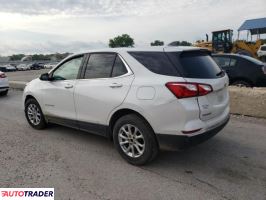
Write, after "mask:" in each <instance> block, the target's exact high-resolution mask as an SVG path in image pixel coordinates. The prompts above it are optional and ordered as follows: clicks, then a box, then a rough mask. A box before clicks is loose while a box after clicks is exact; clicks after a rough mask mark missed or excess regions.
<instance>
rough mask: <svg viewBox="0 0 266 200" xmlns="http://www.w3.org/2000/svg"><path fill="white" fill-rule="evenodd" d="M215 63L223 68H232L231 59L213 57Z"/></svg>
mask: <svg viewBox="0 0 266 200" xmlns="http://www.w3.org/2000/svg"><path fill="white" fill-rule="evenodd" d="M213 59H214V61H215V62H216V63H217V64H218V65H219V66H220V67H221V68H224V67H229V66H230V58H225V57H213Z"/></svg>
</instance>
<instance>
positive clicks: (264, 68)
mask: <svg viewBox="0 0 266 200" xmlns="http://www.w3.org/2000/svg"><path fill="white" fill-rule="evenodd" d="M262 71H263V73H264V74H265V75H266V66H263V67H262Z"/></svg>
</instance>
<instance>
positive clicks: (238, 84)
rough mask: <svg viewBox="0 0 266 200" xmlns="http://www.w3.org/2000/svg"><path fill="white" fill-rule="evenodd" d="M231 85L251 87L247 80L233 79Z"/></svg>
mask: <svg viewBox="0 0 266 200" xmlns="http://www.w3.org/2000/svg"><path fill="white" fill-rule="evenodd" d="M231 85H233V86H237V87H252V85H251V84H250V83H249V82H247V81H242V80H239V81H234V82H233V83H232V84H231Z"/></svg>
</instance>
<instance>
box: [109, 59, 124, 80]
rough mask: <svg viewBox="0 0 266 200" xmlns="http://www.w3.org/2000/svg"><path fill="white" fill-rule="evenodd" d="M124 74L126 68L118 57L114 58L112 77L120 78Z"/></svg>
mask: <svg viewBox="0 0 266 200" xmlns="http://www.w3.org/2000/svg"><path fill="white" fill-rule="evenodd" d="M126 73H127V68H126V66H125V65H124V63H123V61H122V60H121V59H120V57H119V56H116V59H115V63H114V67H113V71H112V77H116V76H122V75H123V74H126Z"/></svg>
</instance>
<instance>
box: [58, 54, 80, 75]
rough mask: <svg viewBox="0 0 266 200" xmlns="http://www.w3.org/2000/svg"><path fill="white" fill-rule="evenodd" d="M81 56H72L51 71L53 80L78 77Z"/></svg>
mask: <svg viewBox="0 0 266 200" xmlns="http://www.w3.org/2000/svg"><path fill="white" fill-rule="evenodd" d="M82 59H83V56H81V57H76V58H73V59H71V60H69V61H67V62H65V63H64V64H62V65H61V66H60V67H59V68H57V69H56V70H55V71H54V72H53V79H54V80H73V79H76V78H77V77H78V72H79V68H80V66H81V62H82Z"/></svg>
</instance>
